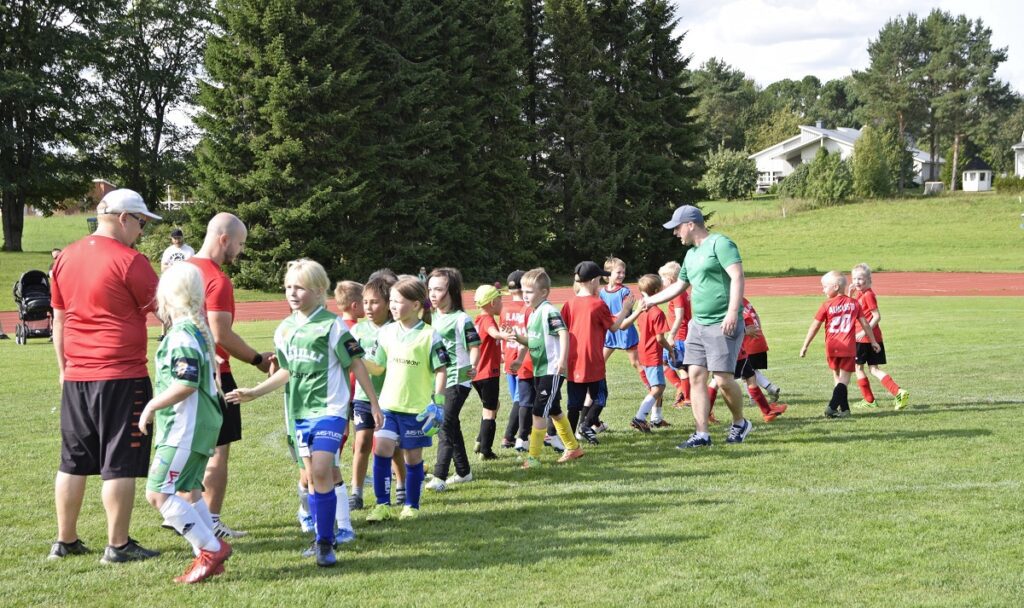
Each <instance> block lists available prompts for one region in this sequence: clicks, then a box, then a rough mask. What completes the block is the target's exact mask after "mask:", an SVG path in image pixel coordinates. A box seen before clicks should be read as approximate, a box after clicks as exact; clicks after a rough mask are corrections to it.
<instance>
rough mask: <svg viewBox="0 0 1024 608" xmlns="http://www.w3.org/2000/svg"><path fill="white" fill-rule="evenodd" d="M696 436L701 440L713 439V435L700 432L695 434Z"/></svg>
mask: <svg viewBox="0 0 1024 608" xmlns="http://www.w3.org/2000/svg"><path fill="white" fill-rule="evenodd" d="M694 435H696V436H697V437H700V438H701V439H707V438H709V437H711V433H701V432H700V431H698V432H696V433H694Z"/></svg>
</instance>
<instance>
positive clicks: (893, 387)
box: [882, 374, 900, 397]
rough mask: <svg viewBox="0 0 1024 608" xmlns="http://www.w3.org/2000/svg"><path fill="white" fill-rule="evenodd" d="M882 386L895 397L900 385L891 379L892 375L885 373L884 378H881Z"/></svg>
mask: <svg viewBox="0 0 1024 608" xmlns="http://www.w3.org/2000/svg"><path fill="white" fill-rule="evenodd" d="M882 386H884V387H885V390H887V391H889V392H890V393H892V396H893V397H895V396H896V395H897V394H899V392H900V385H899V384H896V383H895V382H894V381H893V379H892V376H890V375H889V374H886V375H885V378H882Z"/></svg>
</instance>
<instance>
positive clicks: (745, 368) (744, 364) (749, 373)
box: [733, 357, 754, 380]
mask: <svg viewBox="0 0 1024 608" xmlns="http://www.w3.org/2000/svg"><path fill="white" fill-rule="evenodd" d="M733 375H734V376H736V378H738V379H743V380H746V379H747V378H753V377H754V368H753V367H751V365H750V357H744V358H742V359H740V360H739V361H737V362H736V371H735V372H733Z"/></svg>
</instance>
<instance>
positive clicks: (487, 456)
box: [480, 452, 498, 460]
mask: <svg viewBox="0 0 1024 608" xmlns="http://www.w3.org/2000/svg"><path fill="white" fill-rule="evenodd" d="M497 459H498V455H497V454H495V453H494V452H481V453H480V460H497Z"/></svg>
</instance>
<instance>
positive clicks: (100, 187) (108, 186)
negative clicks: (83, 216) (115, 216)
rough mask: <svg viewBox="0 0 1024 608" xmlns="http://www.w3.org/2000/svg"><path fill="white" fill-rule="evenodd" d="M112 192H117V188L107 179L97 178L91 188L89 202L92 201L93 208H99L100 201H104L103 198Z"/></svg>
mask: <svg viewBox="0 0 1024 608" xmlns="http://www.w3.org/2000/svg"><path fill="white" fill-rule="evenodd" d="M111 190H117V186H115V185H114V184H112V183H110V182H108V181H107V180H105V179H100V178H96V179H94V180H92V187H91V188H89V200H91V201H92V206H93V207H97V206H98V205H99V204H100V201H101V200H103V197H104V196H106V195H107V193H108V192H110V191H111Z"/></svg>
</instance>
